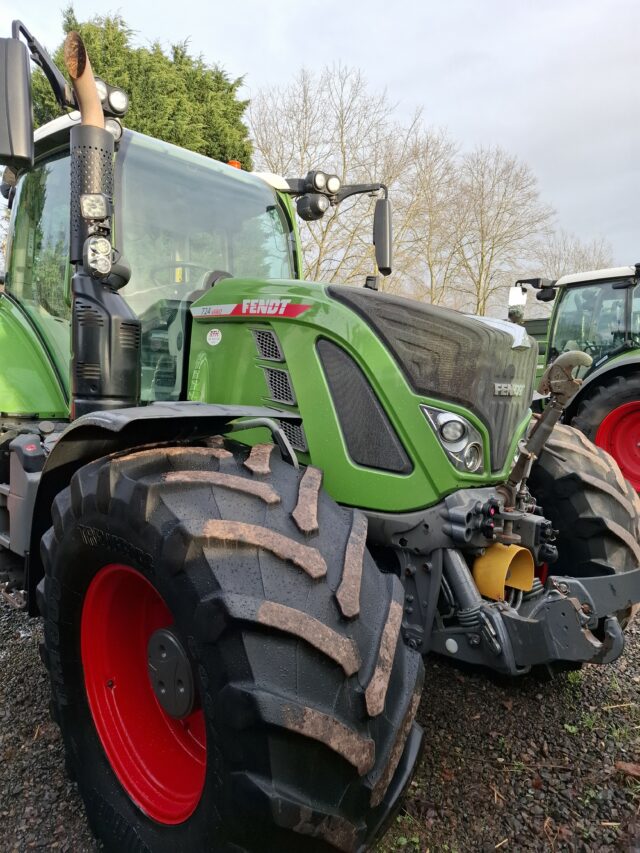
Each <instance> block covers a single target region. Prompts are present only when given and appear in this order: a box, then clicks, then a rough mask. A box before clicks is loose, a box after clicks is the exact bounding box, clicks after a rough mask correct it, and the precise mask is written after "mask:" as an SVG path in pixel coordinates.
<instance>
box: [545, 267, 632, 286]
mask: <svg viewBox="0 0 640 853" xmlns="http://www.w3.org/2000/svg"><path fill="white" fill-rule="evenodd" d="M634 275H636V268H635V267H610V268H609V269H603V270H588V271H587V272H574V273H571V274H570V275H563V276H562V277H561V278H559V279H558V280H557V282H556V286H557V287H561V286H562V285H563V284H582V283H583V282H585V281H603V280H606V281H608V280H609V279H612V278H629V277H630V276H634Z"/></svg>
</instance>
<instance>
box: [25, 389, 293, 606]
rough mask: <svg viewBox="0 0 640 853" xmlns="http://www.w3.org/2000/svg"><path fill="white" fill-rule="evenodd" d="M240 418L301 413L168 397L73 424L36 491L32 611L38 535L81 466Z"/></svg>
mask: <svg viewBox="0 0 640 853" xmlns="http://www.w3.org/2000/svg"><path fill="white" fill-rule="evenodd" d="M236 418H270V419H274V418H277V419H278V420H279V421H281V420H293V421H298V420H299V419H300V418H299V415H297V414H292V413H291V412H282V411H279V410H278V409H270V408H267V407H264V406H262V407H259V406H233V405H230V406H217V405H210V404H208V403H190V402H181V403H170V402H166V403H153V404H152V405H150V406H138V407H135V408H130V409H114V410H112V411H101V412H92V413H90V414H88V415H84V416H83V417H81V418H78V420H76V421H74V422H73V423H72V424H70V425H69V426H68V427H67V429H65V431H64V432H63V433H62V435H61V436H60V438H59V439H58V441H57V442H56V444H55V445H54V447H53V449H52V450H51V453H50V454H49V456H48V457H47V461H46V463H45V465H44V468H43V470H42V476H41V478H40V483H39V485H38V491H37V493H36V499H35V505H34V511H33V517H32V524H31V535H30V546H29V552H28V555H27V563H26V577H25V587H26V590H27V594H28V603H29V604H28V606H29V613H30V614H31V615H36V612H37V611H36V596H35V590H36V587H37V585H38V583H39V581H40V579H41V578H42V576H43V574H44V567H43V565H42V560H41V557H40V540H41V539H42V536H43V534H44V533H45V532H46V531H47V530H48V529H49V527H50V526H51V507H52V505H53V502H54V500H55V497H56V495H57V494H59V492H61V491H62V490H63V489H64V488H66V487H67V486H68V485H69V483H70V482H71V478H72V476H73V475H74V473H75V472H76V471H77V470H78V468H81V467H82V466H83V465H87V464H88V463H89V462H93V461H94V460H96V459H99V458H100V457H103V456H109V455H110V454H112V453H118V452H120V451H122V450H128V449H133V448H135V447H141V446H143V445H154V444H162V443H164V442H174V441H177V442H189V441H194V440H196V439H198V438H202V437H204V436H207V435H215V434H216V433H220V432H226V431H228V430H226V429H225V427H227V425H228V424H229V423H230V421H233V420H235V419H236Z"/></svg>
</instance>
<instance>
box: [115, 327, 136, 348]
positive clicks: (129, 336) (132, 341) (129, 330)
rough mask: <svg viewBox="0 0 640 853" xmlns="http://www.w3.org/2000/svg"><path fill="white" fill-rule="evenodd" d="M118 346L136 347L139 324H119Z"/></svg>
mask: <svg viewBox="0 0 640 853" xmlns="http://www.w3.org/2000/svg"><path fill="white" fill-rule="evenodd" d="M120 346H121V347H122V348H123V349H138V347H139V346H140V326H139V325H138V324H137V323H123V324H122V325H121V326H120Z"/></svg>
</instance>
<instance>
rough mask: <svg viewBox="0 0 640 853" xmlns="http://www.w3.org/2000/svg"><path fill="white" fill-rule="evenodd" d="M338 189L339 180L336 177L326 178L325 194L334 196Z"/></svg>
mask: <svg viewBox="0 0 640 853" xmlns="http://www.w3.org/2000/svg"><path fill="white" fill-rule="evenodd" d="M339 189H340V178H339V177H338V176H337V175H329V177H328V178H327V192H328V193H330V194H331V195H335V194H336V193H337V192H338V190H339Z"/></svg>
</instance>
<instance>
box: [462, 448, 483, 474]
mask: <svg viewBox="0 0 640 853" xmlns="http://www.w3.org/2000/svg"><path fill="white" fill-rule="evenodd" d="M463 459H464V465H465V468H466V469H467V471H470V472H472V473H473V472H474V471H477V470H478V468H479V467H480V466H481V465H482V448H481V447H480V445H479V444H475V443H474V444H468V445H467V447H466V448H465V451H464V456H463Z"/></svg>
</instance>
